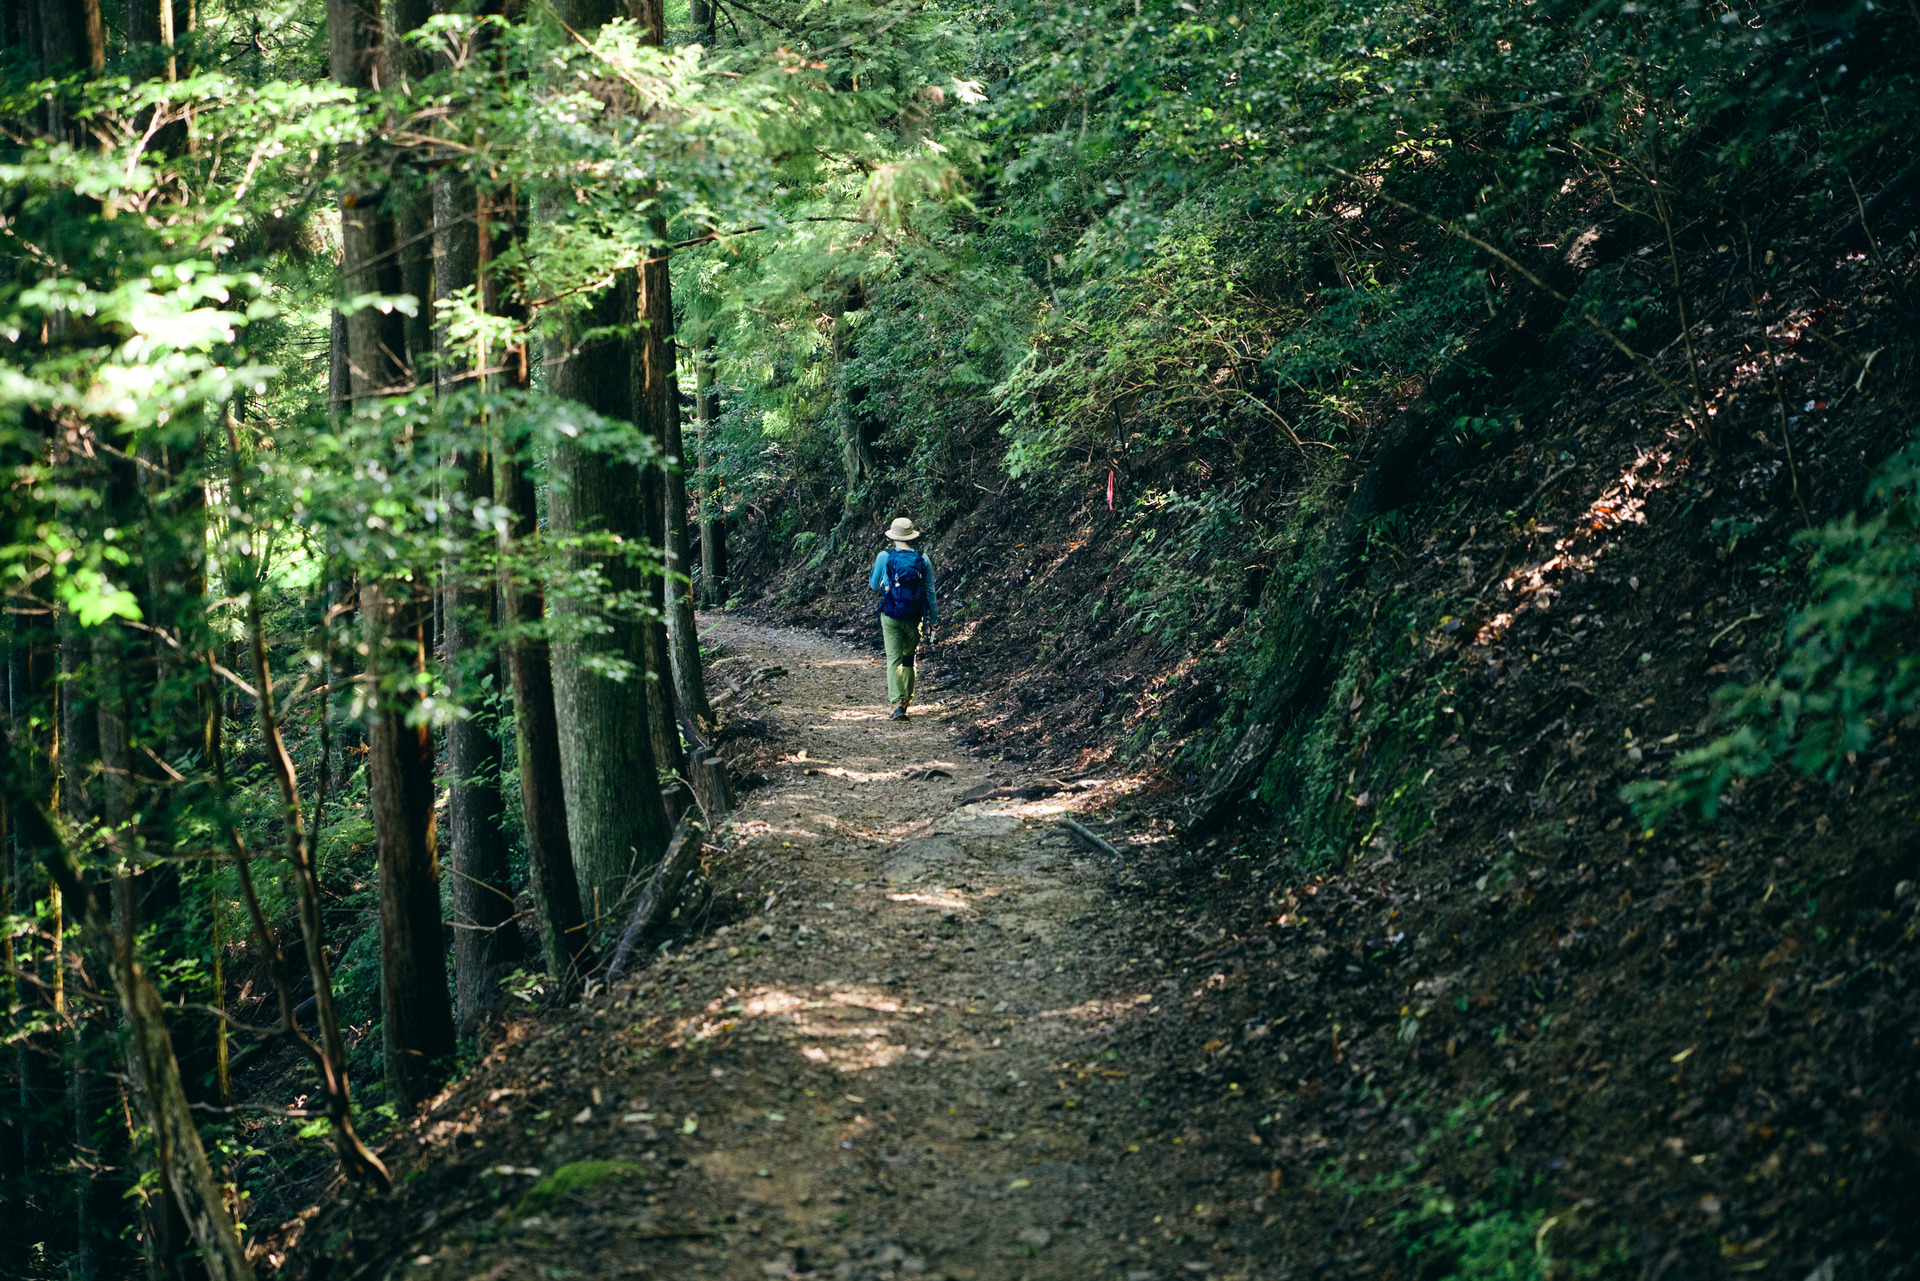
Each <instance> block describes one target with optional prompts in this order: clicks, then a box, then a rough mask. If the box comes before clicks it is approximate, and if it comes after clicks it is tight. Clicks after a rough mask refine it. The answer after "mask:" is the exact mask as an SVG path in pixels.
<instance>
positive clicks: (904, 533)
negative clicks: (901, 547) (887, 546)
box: [887, 516, 920, 543]
mask: <svg viewBox="0 0 1920 1281" xmlns="http://www.w3.org/2000/svg"><path fill="white" fill-rule="evenodd" d="M887 537H888V538H891V539H892V540H893V541H894V542H896V543H910V542H912V541H913V540H914V539H916V538H918V537H920V531H919V530H917V529H915V528H914V527H913V522H912V521H910V520H908V519H907V518H906V517H905V516H895V517H894V518H893V524H891V525H888V526H887Z"/></svg>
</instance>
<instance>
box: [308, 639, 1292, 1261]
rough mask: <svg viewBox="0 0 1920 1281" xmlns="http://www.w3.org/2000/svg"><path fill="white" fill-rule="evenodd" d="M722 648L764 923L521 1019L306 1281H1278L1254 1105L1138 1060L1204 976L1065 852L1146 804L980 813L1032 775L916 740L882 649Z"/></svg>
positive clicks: (778, 642) (329, 1244) (1075, 854)
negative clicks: (1155, 1081)
mask: <svg viewBox="0 0 1920 1281" xmlns="http://www.w3.org/2000/svg"><path fill="white" fill-rule="evenodd" d="M703 630H704V631H705V633H706V634H705V636H704V638H703V639H704V641H705V642H706V643H707V644H708V645H710V646H714V647H716V648H718V649H720V650H721V652H724V653H727V654H728V655H729V656H730V658H731V659H732V661H734V662H736V663H741V662H744V663H746V664H749V665H750V666H751V667H752V669H753V670H754V675H753V676H752V677H749V678H748V679H749V680H751V682H752V690H753V691H754V693H750V694H746V695H743V696H741V697H740V698H735V699H730V700H728V701H729V702H730V703H732V704H734V707H733V708H731V709H730V710H731V711H732V712H733V714H734V715H735V716H736V717H737V716H738V715H739V712H740V710H741V709H740V707H739V704H740V703H741V702H742V701H743V700H744V699H752V700H753V702H754V703H755V704H756V705H755V706H754V708H753V710H754V711H755V712H756V713H757V714H758V716H759V718H760V719H759V728H760V731H761V733H762V734H764V735H765V737H764V738H763V739H762V740H761V742H760V744H759V748H760V756H761V759H762V760H763V761H764V762H765V765H766V767H767V768H768V769H769V770H770V771H771V775H772V776H771V777H770V778H769V779H768V780H767V782H765V783H764V784H762V785H761V786H759V787H757V788H755V789H754V790H753V791H751V792H749V793H748V794H747V795H745V796H744V797H743V798H742V804H741V807H740V809H739V810H738V811H737V812H736V814H735V816H734V821H733V824H732V829H731V834H730V836H729V839H728V842H727V852H726V853H725V854H723V855H721V856H719V858H718V859H717V860H716V861H717V862H718V863H719V864H720V866H718V867H715V868H712V869H710V872H711V874H713V875H714V877H715V879H716V882H721V883H724V882H726V881H727V880H728V878H729V877H730V876H738V875H742V874H750V875H751V877H752V878H753V885H754V890H753V893H754V900H753V903H752V905H751V908H750V909H749V912H750V914H747V915H744V916H743V917H738V918H736V919H735V920H734V921H732V922H731V923H728V924H724V925H720V926H718V927H717V928H715V929H713V930H712V931H711V932H710V933H709V934H707V935H706V936H705V937H704V938H696V939H695V941H694V943H693V945H691V946H689V947H687V948H685V949H684V950H671V951H667V952H665V953H663V954H661V955H660V956H659V957H658V959H657V960H656V961H655V962H654V963H653V965H652V966H651V967H650V968H648V969H646V970H644V971H643V972H641V973H640V974H639V975H638V976H636V978H635V979H634V980H633V981H632V982H630V983H623V984H621V985H620V986H618V987H616V988H615V989H614V990H613V991H612V992H611V993H607V992H604V991H602V992H598V993H595V994H594V995H593V996H592V997H590V998H589V999H588V1000H586V1001H584V1002H582V1003H581V1004H580V1005H578V1006H577V1007H576V1008H574V1009H571V1010H568V1011H564V1012H558V1013H555V1014H552V1015H548V1016H544V1017H542V1016H537V1015H536V1016H529V1017H526V1018H522V1019H519V1020H516V1021H514V1022H512V1023H511V1024H510V1025H509V1026H508V1027H507V1029H506V1033H505V1037H504V1039H503V1040H502V1041H501V1042H499V1043H498V1044H496V1045H495V1046H494V1048H493V1050H492V1052H491V1053H490V1054H489V1055H488V1056H487V1058H486V1059H485V1060H484V1061H483V1062H482V1063H481V1064H480V1065H479V1067H478V1068H477V1069H476V1070H475V1071H474V1072H472V1073H471V1074H470V1075H469V1076H468V1077H466V1078H465V1079H464V1080H462V1081H460V1082H458V1083H457V1084H456V1085H455V1086H453V1087H452V1088H451V1089H450V1090H449V1091H448V1093H447V1094H446V1095H445V1096H444V1097H443V1098H442V1099H440V1100H438V1101H437V1103H436V1105H435V1106H433V1107H431V1108H429V1109H428V1110H427V1112H426V1113H425V1114H424V1115H423V1116H422V1117H421V1118H420V1119H418V1120H416V1121H415V1122H414V1123H413V1124H412V1126H411V1134H410V1135H409V1133H408V1132H407V1131H402V1133H401V1134H400V1135H398V1136H396V1138H395V1139H394V1140H393V1141H392V1142H390V1143H389V1145H388V1149H387V1150H388V1155H389V1159H390V1161H392V1162H394V1163H395V1164H396V1174H397V1175H399V1176H400V1178H401V1182H402V1192H401V1194H400V1195H399V1197H397V1198H396V1199H395V1200H394V1201H392V1202H388V1203H385V1204H383V1205H380V1206H376V1205H374V1203H371V1202H362V1203H360V1205H359V1206H358V1207H357V1208H353V1209H344V1208H343V1210H342V1212H341V1213H340V1214H336V1215H330V1216H328V1217H327V1218H326V1219H323V1220H322V1221H321V1222H320V1223H319V1224H316V1225H315V1228H316V1231H315V1233H314V1234H313V1235H314V1236H324V1237H325V1238H326V1240H325V1241H324V1242H322V1241H319V1240H315V1239H310V1240H309V1241H308V1242H307V1243H306V1249H304V1250H300V1251H298V1252H297V1253H299V1254H301V1255H308V1256H309V1257H312V1258H313V1259H314V1260H315V1262H316V1263H318V1264H319V1268H318V1269H316V1268H315V1267H314V1266H313V1265H312V1264H309V1266H308V1267H307V1269H306V1271H307V1275H309V1276H312V1275H314V1273H315V1271H316V1270H319V1271H326V1272H332V1273H333V1274H334V1275H336V1276H346V1275H351V1276H380V1275H384V1274H387V1273H388V1272H393V1273H394V1274H396V1275H400V1274H404V1275H406V1276H408V1277H410V1278H418V1281H437V1279H438V1278H443V1277H444V1278H456V1277H457V1278H470V1277H486V1278H489V1279H490V1281H504V1279H505V1278H511V1277H529V1278H546V1279H552V1278H563V1277H572V1276H618V1275H629V1276H649V1275H661V1276H711V1277H752V1278H764V1277H787V1276H800V1275H807V1274H809V1273H812V1274H816V1275H820V1276H834V1277H860V1278H865V1277H876V1278H877V1277H891V1276H915V1275H925V1276H945V1277H953V1278H969V1279H970V1278H979V1279H982V1281H985V1279H987V1278H1002V1277H1004V1278H1016V1277H1036V1278H1037V1277H1067V1276H1091V1275H1095V1274H1099V1275H1104V1276H1112V1277H1125V1278H1129V1279H1130V1281H1146V1279H1147V1278H1153V1277H1174V1276H1190V1275H1198V1274H1207V1275H1211V1276H1215V1277H1232V1276H1245V1275H1249V1274H1251V1273H1252V1272H1254V1271H1255V1270H1256V1268H1258V1269H1259V1271H1260V1272H1261V1273H1262V1274H1263V1275H1264V1274H1266V1269H1265V1268H1264V1267H1259V1264H1260V1262H1261V1260H1262V1258H1263V1257H1266V1259H1267V1262H1269V1263H1271V1262H1276V1260H1273V1259H1272V1258H1271V1257H1270V1256H1266V1255H1265V1252H1264V1251H1263V1250H1262V1249H1261V1248H1260V1247H1259V1245H1258V1243H1257V1238H1258V1237H1259V1236H1260V1231H1259V1229H1260V1225H1261V1223H1262V1214H1263V1210H1264V1208H1265V1207H1264V1202H1263V1197H1264V1196H1265V1194H1266V1193H1267V1191H1268V1189H1269V1183H1270V1172H1269V1171H1268V1170H1266V1169H1265V1168H1259V1169H1254V1168H1251V1167H1246V1168H1242V1167H1240V1166H1238V1165H1235V1166H1233V1168H1232V1169H1231V1171H1230V1172H1229V1171H1228V1169H1227V1168H1226V1167H1223V1165H1222V1164H1221V1162H1219V1161H1218V1160H1217V1159H1214V1158H1213V1157H1210V1156H1208V1155H1207V1154H1209V1153H1217V1151H1218V1150H1219V1149H1220V1148H1222V1147H1232V1146H1236V1145H1237V1146H1240V1147H1248V1148H1250V1149H1255V1148H1257V1146H1258V1144H1259V1140H1258V1139H1257V1138H1253V1137H1251V1136H1250V1127H1249V1124H1248V1121H1247V1119H1246V1118H1245V1117H1243V1116H1240V1115H1239V1113H1240V1112H1241V1111H1244V1109H1242V1108H1234V1109H1230V1110H1229V1112H1228V1113H1227V1114H1223V1115H1220V1116H1218V1117H1216V1118H1212V1119H1211V1120H1210V1121H1202V1122H1201V1123H1200V1124H1199V1125H1198V1126H1197V1127H1195V1126H1186V1127H1184V1128H1183V1127H1182V1126H1180V1125H1176V1124H1175V1123H1174V1122H1173V1121H1172V1120H1171V1119H1170V1118H1169V1117H1168V1116H1166V1115H1163V1114H1162V1112H1161V1111H1160V1110H1159V1109H1158V1108H1157V1107H1156V1104H1155V1103H1154V1102H1153V1099H1152V1097H1151V1094H1152V1091H1151V1087H1149V1086H1148V1085H1147V1082H1148V1081H1149V1080H1151V1079H1152V1078H1153V1077H1154V1076H1155V1075H1156V1071H1157V1069H1158V1068H1159V1067H1160V1065H1158V1064H1155V1063H1153V1062H1150V1061H1147V1060H1146V1059H1145V1058H1143V1057H1141V1056H1140V1055H1139V1054H1137V1053H1135V1052H1133V1051H1131V1050H1127V1051H1124V1052H1123V1050H1122V1049H1118V1048H1116V1046H1121V1045H1123V1044H1124V1045H1126V1046H1137V1045H1140V1044H1142V1041H1141V1038H1140V1037H1139V1035H1138V1033H1139V1032H1140V1031H1141V1027H1140V1026H1139V1025H1142V1024H1150V1023H1153V1022H1155V1021H1162V1020H1181V1019H1182V1018H1184V1017H1185V1016H1186V1011H1185V1009H1184V1007H1183V1003H1182V1002H1183V997H1184V996H1185V995H1186V994H1187V993H1188V992H1189V991H1192V992H1193V994H1194V995H1196V996H1198V995H1201V994H1202V990H1204V989H1206V988H1207V986H1208V982H1209V974H1207V973H1205V972H1202V971H1201V970H1193V971H1191V972H1182V971H1180V970H1174V971H1172V972H1169V971H1168V970H1167V969H1166V968H1164V962H1159V961H1156V960H1155V959H1154V954H1155V947H1154V945H1153V941H1152V940H1150V939H1149V938H1148V937H1146V935H1145V933H1144V932H1143V931H1142V930H1140V929H1137V928H1132V925H1133V921H1134V918H1133V916H1132V915H1131V914H1130V913H1129V912H1127V911H1126V910H1124V908H1123V907H1122V905H1120V904H1118V903H1116V901H1115V899H1114V897H1113V892H1114V888H1115V887H1114V886H1113V885H1112V884H1111V882H1110V876H1109V873H1110V872H1111V870H1112V869H1111V868H1110V867H1105V866H1102V856H1100V855H1095V854H1088V853H1086V852H1084V851H1083V850H1082V849H1080V848H1078V847H1076V845H1075V844H1074V842H1073V840H1072V839H1071V837H1070V834H1069V833H1068V832H1067V831H1066V830H1065V829H1063V828H1062V827H1060V826H1059V825H1058V820H1059V819H1060V818H1061V817H1062V816H1063V815H1065V814H1067V813H1068V812H1069V811H1078V812H1082V813H1083V814H1085V815H1089V816H1090V815H1092V814H1096V813H1099V812H1103V811H1111V810H1113V809H1114V808H1115V807H1117V806H1118V807H1124V806H1125V805H1126V803H1127V796H1128V793H1129V789H1130V788H1131V787H1132V786H1133V784H1132V783H1130V782H1129V781H1128V780H1126V779H1124V778H1104V779H1101V780H1098V781H1095V780H1086V781H1084V782H1083V783H1081V784H1080V785H1079V786H1076V787H1073V788H1070V789H1068V790H1064V791H1061V792H1057V793H1055V794H1054V795H1053V796H1052V797H1051V798H1044V799H1040V800H1034V801H1021V800H1018V799H1013V800H989V801H985V802H979V803H963V801H962V794H963V793H966V792H967V791H968V790H969V789H974V788H978V787H981V786H982V785H993V784H996V783H1004V782H1008V781H1010V780H1008V779H1006V778H994V777H992V776H991V775H990V774H989V771H988V767H987V765H986V764H985V763H983V762H980V761H977V760H970V759H968V758H967V757H966V756H965V755H963V754H962V753H961V752H959V751H957V750H956V749H955V747H954V745H953V743H952V741H951V736H952V729H953V727H952V726H951V725H950V724H949V720H948V715H947V713H946V711H945V709H944V708H943V707H942V704H941V703H940V702H939V695H938V694H935V695H934V696H933V700H932V701H930V702H927V703H923V704H922V705H920V706H918V707H917V708H916V709H915V714H914V715H913V717H912V718H911V719H909V720H907V721H905V722H904V723H902V722H891V721H889V720H888V719H887V718H886V717H887V711H888V707H887V704H886V703H885V701H884V694H885V673H884V670H883V668H882V665H881V663H880V661H879V660H878V659H876V658H874V657H872V656H871V655H869V654H868V653H866V652H865V651H856V650H855V649H853V648H852V647H850V646H848V645H846V644H843V643H841V642H839V641H837V640H833V639H829V638H825V637H822V636H819V635H818V634H813V633H808V632H802V631H797V630H791V629H785V628H776V627H765V626H755V625H751V624H747V623H744V622H741V621H736V620H734V619H731V618H726V617H714V616H709V617H708V618H706V619H705V620H704V629H703ZM716 642H717V645H716ZM929 669H932V670H937V666H936V664H934V663H928V662H927V661H926V659H925V658H924V657H923V672H929ZM719 670H720V671H721V672H725V671H727V668H726V667H724V666H722V667H720V668H719ZM736 670H737V669H736ZM929 674H930V673H929ZM729 679H730V678H727V677H724V676H723V677H720V678H717V679H716V682H715V683H716V685H717V686H724V685H726V684H727V683H728V680H729ZM923 679H925V676H924V675H923ZM1090 821H1094V820H1092V819H1091V818H1090ZM1134 839H1135V840H1136V841H1145V842H1148V843H1151V842H1152V841H1153V840H1155V839H1156V838H1155V836H1154V835H1153V828H1152V825H1151V824H1149V825H1148V827H1147V830H1146V831H1145V832H1144V833H1143V834H1142V835H1139V836H1136V837H1135V838H1134ZM1160 839H1164V838H1160ZM1105 861H1106V862H1111V859H1110V858H1107V859H1106V860H1105ZM729 869H731V870H729ZM1211 979H1212V985H1213V986H1214V987H1216V988H1217V987H1218V986H1220V983H1221V976H1220V975H1218V974H1214V975H1212V976H1211ZM1196 989H1199V990H1196ZM1127 1025H1133V1026H1132V1027H1131V1028H1128V1027H1127ZM1123 1028H1125V1029H1127V1030H1128V1031H1130V1032H1131V1033H1132V1035H1126V1036H1124V1037H1123V1036H1122V1035H1121V1033H1122V1030H1123ZM1152 1039H1158V1038H1152ZM1173 1039H1174V1040H1175V1041H1180V1040H1184V1039H1187V1038H1185V1037H1175V1038H1173ZM1238 1091H1239V1087H1238V1085H1237V1084H1230V1085H1229V1086H1228V1088H1227V1090H1226V1091H1225V1093H1226V1094H1227V1095H1229V1096H1231V1095H1233V1094H1236V1093H1238ZM1183 1149H1184V1150H1185V1152H1184V1153H1183ZM1186 1154H1191V1158H1192V1159H1185V1157H1186ZM594 1163H599V1164H594ZM1268 1222H1269V1223H1271V1220H1269V1221H1268ZM316 1246H317V1247H318V1249H317V1250H316V1249H315V1247H316Z"/></svg>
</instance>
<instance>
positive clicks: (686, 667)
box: [649, 262, 713, 730]
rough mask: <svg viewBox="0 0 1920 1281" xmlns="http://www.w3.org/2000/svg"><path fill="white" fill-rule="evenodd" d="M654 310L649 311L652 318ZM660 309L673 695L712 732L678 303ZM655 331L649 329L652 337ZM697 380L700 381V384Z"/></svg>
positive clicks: (667, 300) (663, 276) (663, 272)
mask: <svg viewBox="0 0 1920 1281" xmlns="http://www.w3.org/2000/svg"><path fill="white" fill-rule="evenodd" d="M660 280H661V293H662V294H665V293H666V289H667V264H666V263H664V262H663V263H661V264H660ZM654 309H655V308H650V309H649V310H650V312H651V311H652V310H654ZM657 309H658V310H662V311H664V312H665V315H666V320H667V325H668V329H667V332H666V333H665V334H663V335H662V336H661V338H662V341H661V344H660V345H661V347H662V348H664V351H663V353H662V356H661V359H662V360H663V361H664V362H665V363H666V364H667V366H668V371H667V374H666V378H665V381H666V394H665V395H664V396H663V397H662V398H661V399H662V400H663V401H664V402H665V403H664V404H663V405H662V410H663V413H664V418H663V421H662V426H663V427H664V429H665V435H666V455H667V470H666V473H665V480H666V491H667V494H666V499H667V502H666V507H667V513H666V514H667V522H666V529H665V531H664V537H663V540H662V543H661V546H662V548H663V549H664V551H665V568H666V571H667V572H666V581H665V587H666V594H667V610H666V613H667V642H668V651H669V654H670V656H671V659H672V667H673V689H674V695H675V699H676V701H677V702H678V703H679V704H680V710H681V712H683V713H684V714H685V715H686V716H687V718H688V719H690V720H691V721H693V722H694V724H696V725H698V726H700V727H701V728H702V729H708V730H710V729H712V728H713V707H712V706H711V705H710V704H709V703H708V702H707V678H706V673H705V672H704V671H703V670H702V669H701V666H700V637H699V633H698V632H697V631H696V630H695V628H694V621H693V576H692V572H691V571H692V569H693V559H692V557H691V555H690V554H689V549H688V540H687V470H688V466H689V463H690V461H691V460H690V459H688V457H687V450H686V442H685V441H684V440H682V439H681V436H680V388H679V380H678V379H677V378H676V377H675V376H674V374H673V372H672V363H673V332H672V328H671V326H672V323H673V301H672V299H671V297H663V298H661V299H660V300H659V303H658V304H657ZM651 335H652V331H651V329H649V337H651ZM697 377H698V375H696V378H697Z"/></svg>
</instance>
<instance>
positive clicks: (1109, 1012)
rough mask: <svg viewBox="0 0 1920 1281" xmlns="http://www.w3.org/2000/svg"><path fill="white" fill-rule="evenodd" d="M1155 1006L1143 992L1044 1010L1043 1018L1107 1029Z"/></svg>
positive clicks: (1150, 996)
mask: <svg viewBox="0 0 1920 1281" xmlns="http://www.w3.org/2000/svg"><path fill="white" fill-rule="evenodd" d="M1152 1004H1153V995H1152V993H1149V992H1141V993H1138V994H1137V995H1134V996H1116V997H1109V998H1104V999H1103V998H1098V997H1096V998H1095V999H1093V1000H1091V1001H1082V1002H1080V1004H1078V1005H1069V1006H1066V1007H1064V1008H1062V1009H1056V1010H1042V1011H1040V1017H1041V1018H1047V1019H1066V1020H1069V1021H1071V1022H1076V1023H1093V1024H1098V1025H1100V1026H1101V1027H1106V1026H1109V1025H1111V1024H1114V1023H1117V1022H1118V1021H1120V1020H1121V1019H1124V1018H1128V1017H1130V1016H1133V1015H1137V1014H1145V1013H1148V1012H1149V1008H1148V1007H1150V1006H1151V1005H1152Z"/></svg>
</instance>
